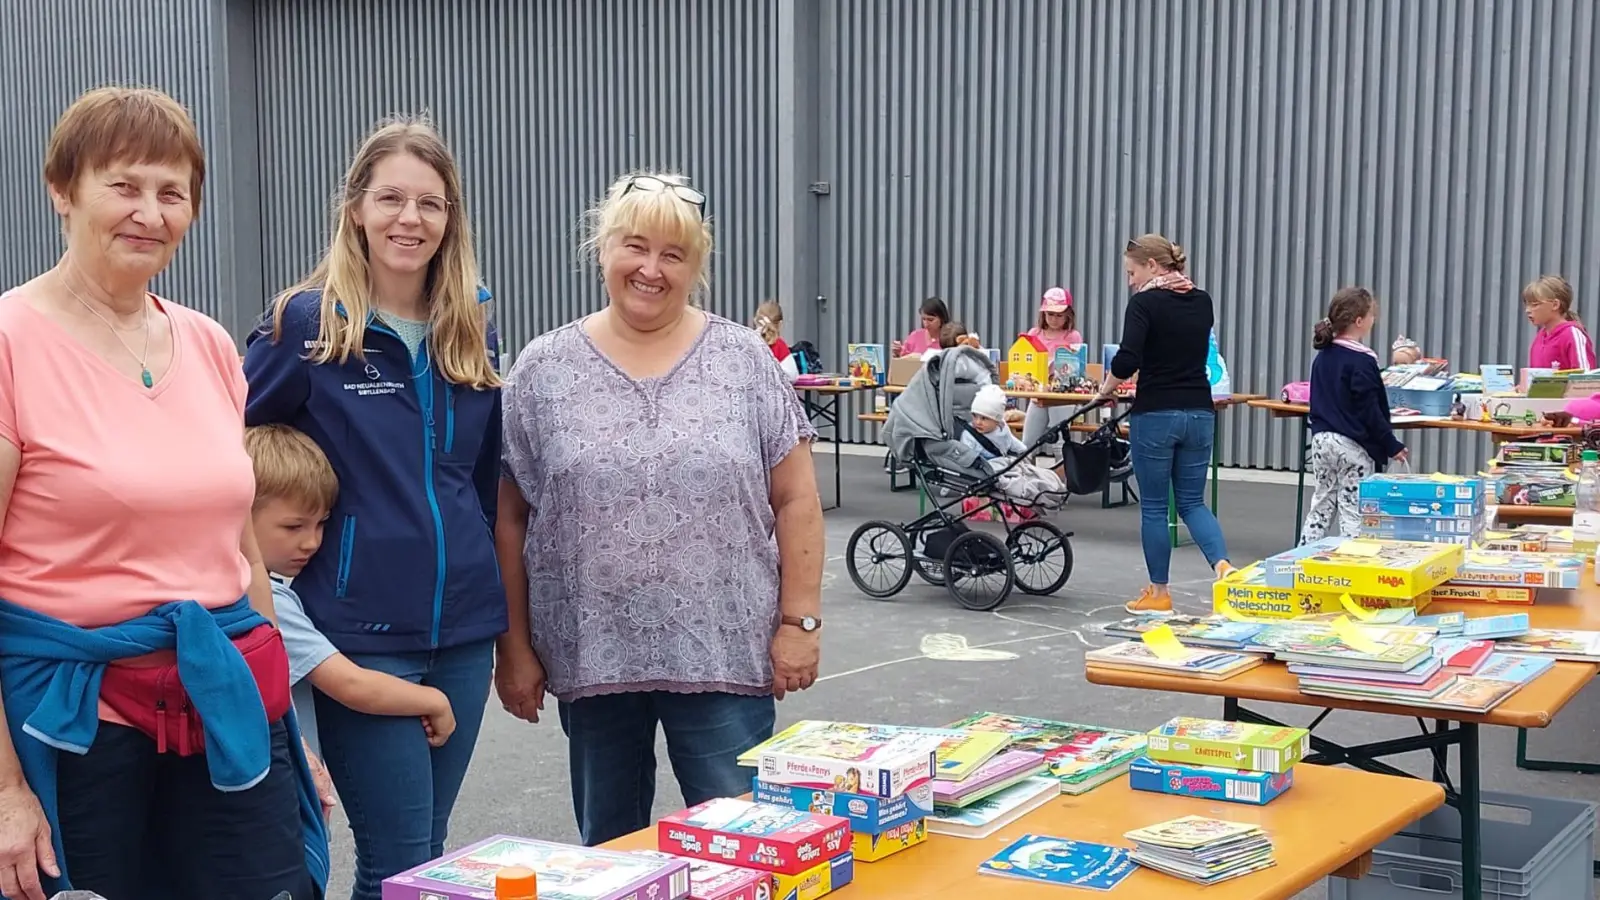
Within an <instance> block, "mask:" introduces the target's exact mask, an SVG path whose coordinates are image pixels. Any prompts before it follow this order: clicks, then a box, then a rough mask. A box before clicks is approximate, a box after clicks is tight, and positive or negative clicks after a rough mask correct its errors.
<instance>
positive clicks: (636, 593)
mask: <svg viewBox="0 0 1600 900" xmlns="http://www.w3.org/2000/svg"><path fill="white" fill-rule="evenodd" d="M708 320H709V321H708V322H707V323H706V327H705V331H704V332H702V333H701V335H700V337H698V338H696V339H695V343H694V344H693V345H691V347H690V348H689V352H688V353H687V354H685V355H684V357H683V359H682V360H681V361H679V363H678V364H677V365H676V366H675V367H674V368H673V369H672V370H671V371H669V372H668V373H667V374H666V375H663V376H661V377H659V378H647V379H644V380H641V381H635V380H634V379H632V378H629V377H628V376H627V375H625V374H623V373H622V371H621V370H620V369H618V368H617V367H616V366H614V365H613V364H612V363H611V361H610V360H609V359H607V358H606V357H605V356H604V355H603V354H601V352H600V350H599V349H598V348H597V347H596V346H595V345H594V343H593V342H592V341H591V340H590V339H589V336H588V335H587V334H585V333H584V331H583V327H582V324H581V322H574V323H572V324H570V325H566V326H564V327H562V328H558V329H556V330H555V331H552V332H549V333H547V334H544V335H541V336H539V337H538V338H535V339H534V341H533V342H532V343H531V344H529V345H528V346H527V348H526V349H524V350H523V351H522V354H521V355H520V356H518V357H517V360H516V363H515V364H514V365H513V366H512V369H511V374H510V376H509V379H508V381H509V383H508V384H507V385H506V389H505V392H504V395H503V396H504V410H505V423H504V429H505V455H504V466H503V468H504V472H505V475H506V477H507V478H510V479H512V480H513V481H515V482H516V485H517V487H518V488H519V489H520V490H521V491H522V496H523V498H524V499H526V500H527V501H528V504H529V505H530V506H531V507H532V509H533V512H532V514H531V516H530V517H529V521H528V541H527V544H525V545H524V547H523V559H524V561H525V563H526V565H527V568H528V611H529V618H530V619H531V624H532V629H533V645H534V648H535V649H536V650H537V651H538V652H539V659H540V660H541V661H543V663H544V667H545V672H546V674H547V676H548V679H549V687H550V692H551V693H553V694H555V695H556V698H557V699H560V700H565V701H571V700H576V699H578V698H580V697H585V696H590V695H594V694H609V693H618V692H622V691H650V690H665V691H680V692H685V693H693V692H699V691H726V692H730V693H737V694H761V693H765V692H767V691H769V690H771V686H772V661H771V658H770V655H769V654H770V647H771V643H772V635H773V632H774V630H775V629H776V628H777V625H778V617H779V613H778V545H777V541H776V540H775V538H774V536H773V520H774V517H773V512H772V505H771V503H770V501H769V500H768V496H769V490H768V488H769V481H770V478H769V476H770V473H771V471H772V468H773V467H774V466H776V465H777V464H778V463H779V462H781V461H782V460H783V458H784V457H786V456H787V455H788V454H789V453H790V451H792V450H794V449H795V447H796V446H798V445H799V444H800V442H801V441H802V440H809V439H810V438H812V437H813V436H815V434H816V432H815V430H814V429H813V428H812V427H811V422H810V419H809V418H807V416H806V413H805V408H804V407H803V406H802V405H801V403H800V400H799V398H798V397H797V396H796V394H795V391H794V388H793V387H792V386H791V385H790V384H789V381H788V379H787V378H786V377H785V376H784V374H783V370H782V369H781V368H780V367H779V365H778V362H777V360H776V359H774V358H773V356H772V351H771V350H770V349H768V347H767V345H766V344H765V343H764V342H763V341H762V340H761V338H760V337H759V336H757V335H756V333H755V332H754V331H751V330H750V329H748V328H745V327H744V326H742V325H737V324H734V323H733V322H730V321H728V320H726V319H723V318H720V317H717V316H711V315H708Z"/></svg>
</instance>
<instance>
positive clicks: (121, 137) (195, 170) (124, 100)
mask: <svg viewBox="0 0 1600 900" xmlns="http://www.w3.org/2000/svg"><path fill="white" fill-rule="evenodd" d="M128 162H134V163H168V164H173V163H188V164H189V167H190V174H189V203H190V207H191V208H192V209H193V211H194V212H195V214H197V215H198V214H199V212H200V187H201V185H202V184H204V182H205V179H206V156H205V151H204V150H203V149H201V147H200V136H199V134H197V133H196V132H195V127H194V120H193V119H191V118H189V113H188V111H187V110H185V109H184V108H183V106H182V104H180V103H178V101H176V100H174V99H172V98H171V97H169V96H167V95H166V94H164V93H162V92H161V91H158V90H154V89H152V88H128V87H102V88H95V89H94V90H92V91H88V92H86V93H84V94H83V95H82V96H80V97H79V98H78V99H77V100H75V101H73V103H72V105H71V106H69V107H67V111H66V112H64V113H62V114H61V118H59V119H57V120H56V127H55V130H54V131H52V132H51V133H50V147H49V149H48V150H46V151H45V157H44V180H45V183H46V184H48V185H50V186H51V187H53V188H55V189H56V190H58V191H60V192H61V193H63V194H71V193H72V191H73V190H74V189H75V188H76V187H77V186H78V179H79V178H81V177H82V176H83V174H84V173H85V172H92V171H95V170H97V169H104V168H106V167H108V166H112V165H116V164H117V163H128Z"/></svg>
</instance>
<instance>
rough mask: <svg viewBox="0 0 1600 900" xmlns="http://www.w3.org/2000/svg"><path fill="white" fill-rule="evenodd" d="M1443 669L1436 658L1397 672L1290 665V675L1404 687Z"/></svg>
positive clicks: (1417, 682)
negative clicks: (1373, 682) (1360, 679)
mask: <svg viewBox="0 0 1600 900" xmlns="http://www.w3.org/2000/svg"><path fill="white" fill-rule="evenodd" d="M1443 668H1444V663H1443V661H1441V660H1440V659H1439V658H1438V657H1437V656H1434V657H1432V658H1430V659H1428V660H1426V661H1425V662H1422V663H1420V664H1418V665H1416V666H1413V667H1412V668H1410V669H1405V670H1403V671H1395V670H1392V669H1352V668H1350V667H1349V666H1324V665H1318V664H1316V663H1290V664H1289V674H1290V675H1298V676H1300V677H1301V678H1340V679H1344V678H1351V677H1360V678H1362V679H1363V680H1365V681H1375V682H1381V683H1383V684H1401V685H1404V684H1423V683H1425V682H1427V681H1429V680H1430V679H1432V678H1434V677H1436V676H1437V675H1438V674H1439V672H1440V670H1441V669H1443ZM1451 674H1456V673H1451Z"/></svg>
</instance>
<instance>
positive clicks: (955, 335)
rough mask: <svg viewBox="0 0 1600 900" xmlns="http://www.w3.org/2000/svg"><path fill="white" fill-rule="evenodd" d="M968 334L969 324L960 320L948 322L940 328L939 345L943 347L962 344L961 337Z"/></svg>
mask: <svg viewBox="0 0 1600 900" xmlns="http://www.w3.org/2000/svg"><path fill="white" fill-rule="evenodd" d="M966 336H967V326H965V325H963V324H962V323H960V322H946V323H944V327H942V328H940V329H939V346H940V347H941V348H945V347H959V346H961V339H962V338H964V337H966Z"/></svg>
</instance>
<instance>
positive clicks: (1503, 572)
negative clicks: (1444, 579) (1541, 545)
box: [1453, 550, 1584, 589]
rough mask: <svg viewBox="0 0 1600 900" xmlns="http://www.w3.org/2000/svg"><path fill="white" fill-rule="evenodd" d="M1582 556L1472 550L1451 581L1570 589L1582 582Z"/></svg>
mask: <svg viewBox="0 0 1600 900" xmlns="http://www.w3.org/2000/svg"><path fill="white" fill-rule="evenodd" d="M1583 563H1584V559H1583V557H1582V556H1579V555H1577V554H1564V553H1506V552H1502V551H1495V550H1474V551H1472V552H1471V553H1468V554H1467V555H1466V559H1465V560H1464V561H1463V562H1462V563H1461V570H1460V571H1459V572H1457V573H1456V576H1455V578H1454V579H1453V581H1454V582H1455V583H1457V584H1485V585H1507V586H1510V587H1534V588H1540V587H1545V588H1561V589H1572V588H1576V587H1578V586H1579V585H1581V584H1582V583H1583Z"/></svg>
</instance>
